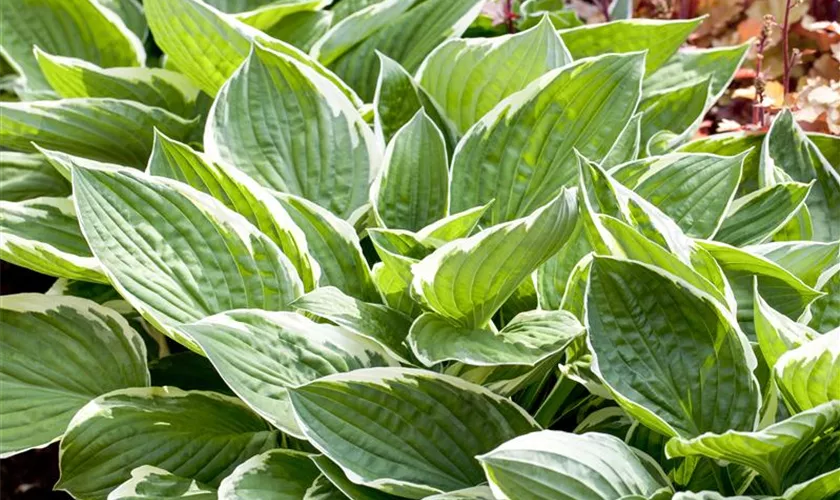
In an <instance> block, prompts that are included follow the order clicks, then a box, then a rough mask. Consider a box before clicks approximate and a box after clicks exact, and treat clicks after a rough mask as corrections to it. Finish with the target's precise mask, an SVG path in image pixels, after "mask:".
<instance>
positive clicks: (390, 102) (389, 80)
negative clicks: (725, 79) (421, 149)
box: [373, 53, 458, 153]
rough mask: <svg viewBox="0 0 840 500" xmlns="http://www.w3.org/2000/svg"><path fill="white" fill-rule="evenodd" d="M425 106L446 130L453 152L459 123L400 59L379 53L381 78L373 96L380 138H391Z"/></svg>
mask: <svg viewBox="0 0 840 500" xmlns="http://www.w3.org/2000/svg"><path fill="white" fill-rule="evenodd" d="M421 109H422V110H423V111H425V113H426V115H427V116H428V117H429V118H430V119H431V120H432V121H433V122H435V125H437V127H438V129H440V131H441V133H443V137H444V139H445V140H446V151H447V152H448V153H451V152H452V151H453V150H454V149H455V145H456V143H457V142H458V132H457V131H456V130H455V125H454V124H453V123H452V122H451V121H449V118H448V117H447V116H446V114H445V113H444V111H443V109H442V108H441V107H440V105H439V104H438V103H437V102H436V101H435V100H434V98H432V96H430V95H429V93H428V92H426V90H425V89H424V88H423V87H422V86H420V84H418V83H417V81H416V80H415V79H414V77H412V76H411V74H409V73H408V71H406V70H405V68H403V67H402V66H400V63H398V62H397V61H395V60H393V59H391V58H390V57H388V56H386V55H385V54H382V53H379V79H378V80H377V81H376V93H375V95H374V96H373V110H374V115H373V126H374V131H375V132H376V136H377V138H379V139H380V140H381V141H382V142H383V143H388V142H390V141H391V138H392V137H393V136H394V134H395V133H397V131H398V130H399V129H401V128H402V127H403V125H405V124H406V123H408V122H409V121H410V120H411V118H412V117H414V115H416V114H417V111H419V110H421Z"/></svg>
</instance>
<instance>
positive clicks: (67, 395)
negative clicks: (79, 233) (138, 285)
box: [0, 293, 149, 457]
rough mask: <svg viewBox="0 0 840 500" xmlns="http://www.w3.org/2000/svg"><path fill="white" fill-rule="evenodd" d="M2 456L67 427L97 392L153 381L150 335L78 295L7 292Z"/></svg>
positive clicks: (0, 316) (1, 329)
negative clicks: (148, 352)
mask: <svg viewBox="0 0 840 500" xmlns="http://www.w3.org/2000/svg"><path fill="white" fill-rule="evenodd" d="M0 347H2V350H3V353H4V355H3V363H2V365H0V385H2V387H3V391H2V393H1V394H0V456H2V457H7V456H10V455H14V454H15V453H19V452H21V451H25V450H27V449H31V448H41V447H44V446H46V445H48V444H50V443H51V442H53V441H55V440H57V439H58V438H60V437H61V436H62V434H64V429H65V428H66V427H67V424H68V423H69V422H70V419H71V418H72V417H73V415H74V414H75V413H76V411H77V410H79V409H80V408H81V407H82V406H84V405H85V404H87V403H88V401H90V400H92V399H93V398H95V397H97V396H100V395H102V394H105V393H107V392H111V391H113V390H116V389H122V388H126V387H143V386H147V385H149V370H148V369H147V368H146V348H145V346H144V344H143V339H142V338H141V337H140V335H139V334H138V333H137V332H136V331H135V330H134V329H132V328H131V327H130V326H129V324H128V323H127V322H126V320H125V319H123V317H122V316H120V315H119V314H117V312H116V311H114V310H112V309H109V308H107V307H103V306H100V305H98V304H96V303H94V302H91V301H89V300H85V299H79V298H76V297H55V296H47V295H41V294H34V293H23V294H18V295H6V296H3V297H2V299H0Z"/></svg>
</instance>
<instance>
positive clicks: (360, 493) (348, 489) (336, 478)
mask: <svg viewBox="0 0 840 500" xmlns="http://www.w3.org/2000/svg"><path fill="white" fill-rule="evenodd" d="M310 458H311V460H312V461H313V462H315V465H316V466H317V467H318V469H320V470H321V473H323V474H324V476H326V477H327V478H328V479H329V481H330V482H331V483H332V484H333V485H335V487H336V488H337V489H338V490H339V491H340V492H341V493H343V494H344V495H345V496H346V497H347V498H350V499H351V500H397V499H398V498H400V497H397V496H394V495H389V494H388V493H385V492H384V491H379V490H376V489H373V488H369V487H367V486H363V485H361V484H356V483H354V482H352V481H350V480H349V479H347V474H345V473H344V471H343V470H342V469H341V467H340V466H339V465H338V464H336V463H335V462H333V461H332V460H330V459H329V458H327V457H325V456H324V455H312V456H311V457H310ZM426 500H427V499H426Z"/></svg>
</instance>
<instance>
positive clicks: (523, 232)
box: [412, 190, 577, 328]
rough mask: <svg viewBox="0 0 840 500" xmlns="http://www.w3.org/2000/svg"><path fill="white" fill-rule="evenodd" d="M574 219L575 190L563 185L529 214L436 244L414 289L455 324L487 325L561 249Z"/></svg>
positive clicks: (416, 273) (415, 269)
mask: <svg viewBox="0 0 840 500" xmlns="http://www.w3.org/2000/svg"><path fill="white" fill-rule="evenodd" d="M576 220H577V207H576V203H575V195H574V192H569V191H566V190H563V191H562V192H561V193H560V195H558V196H557V198H555V199H554V200H553V201H551V202H550V203H549V204H547V205H545V206H544V207H542V208H541V209H539V210H537V211H536V212H534V213H533V214H532V215H530V216H528V217H525V218H522V219H518V220H514V221H512V222H508V223H505V224H499V225H497V226H493V227H491V228H488V229H485V230H484V231H482V232H480V233H478V234H476V235H475V236H472V237H470V238H466V239H461V240H455V241H453V242H450V243H447V244H446V245H444V246H442V247H440V248H439V249H437V250H435V251H434V252H433V253H432V254H431V255H429V256H428V257H426V258H424V259H423V260H422V261H420V262H419V263H418V264H416V265H414V266H413V267H412V272H413V273H414V279H413V282H412V288H413V293H414V294H415V295H416V296H417V298H418V299H420V300H421V302H422V303H423V304H424V305H425V306H426V307H427V308H429V309H430V310H432V311H434V312H436V313H437V314H439V315H440V316H442V317H444V318H446V319H448V320H449V321H450V322H452V323H453V324H456V325H459V326H464V327H467V328H483V327H485V325H486V324H487V322H488V321H489V320H490V318H491V317H492V316H493V314H495V312H496V311H497V310H498V309H499V307H501V306H502V304H503V303H504V302H505V301H506V300H507V298H508V297H510V296H511V294H513V292H514V291H515V290H516V289H517V287H518V286H519V284H520V283H521V282H522V280H524V279H525V278H527V277H528V275H530V274H531V273H532V272H533V271H535V270H536V269H537V268H538V267H539V266H540V265H541V264H542V263H543V262H545V261H546V260H547V259H548V258H549V257H551V256H552V255H554V254H555V253H556V252H557V251H558V250H560V248H561V247H562V246H563V244H565V243H566V241H567V239H568V238H569V236H570V235H571V233H572V230H573V229H574V225H575V221H576Z"/></svg>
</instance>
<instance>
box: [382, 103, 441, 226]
mask: <svg viewBox="0 0 840 500" xmlns="http://www.w3.org/2000/svg"><path fill="white" fill-rule="evenodd" d="M370 197H371V202H372V205H373V213H374V215H375V216H376V218H377V220H378V221H379V222H380V223H381V224H382V225H383V226H384V227H388V228H393V229H407V230H410V231H418V230H420V229H422V228H424V227H426V226H428V225H430V224H432V223H434V222H436V221H438V220H440V219H442V218H444V217H446V216H447V215H448V213H449V160H448V155H447V154H446V142H445V141H444V138H443V134H442V133H441V132H440V130H439V129H438V127H437V126H436V125H435V123H434V122H433V121H432V120H431V119H430V118H429V117H428V116H427V115H426V113H425V112H423V111H422V110H420V111H418V112H417V114H416V115H414V118H412V119H411V120H410V121H409V122H408V123H406V124H405V126H404V127H403V128H401V129H400V130H399V131H397V133H396V134H394V137H393V138H392V139H391V142H390V143H389V144H388V147H387V148H386V149H385V159H384V161H383V168H382V171H381V172H380V173H379V176H378V177H377V178H376V181H374V183H373V186H372V187H371V191H370Z"/></svg>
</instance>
